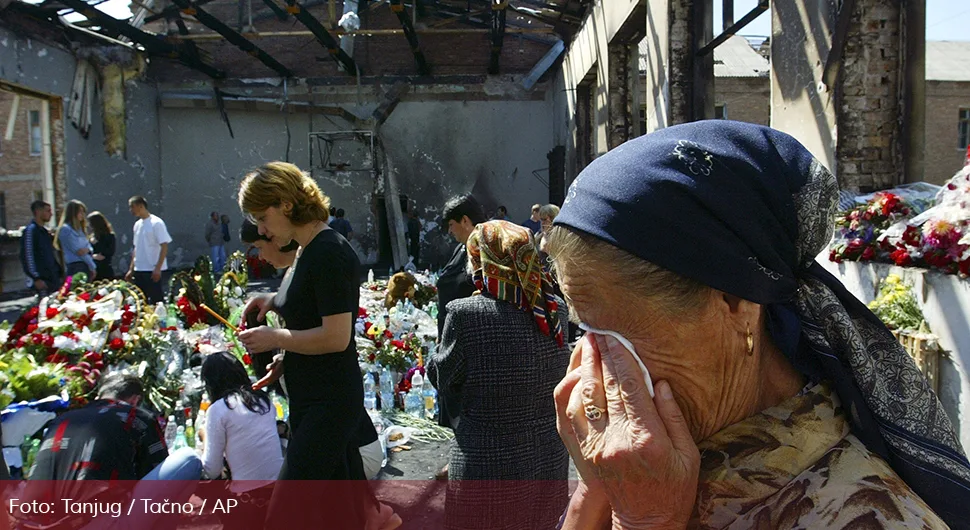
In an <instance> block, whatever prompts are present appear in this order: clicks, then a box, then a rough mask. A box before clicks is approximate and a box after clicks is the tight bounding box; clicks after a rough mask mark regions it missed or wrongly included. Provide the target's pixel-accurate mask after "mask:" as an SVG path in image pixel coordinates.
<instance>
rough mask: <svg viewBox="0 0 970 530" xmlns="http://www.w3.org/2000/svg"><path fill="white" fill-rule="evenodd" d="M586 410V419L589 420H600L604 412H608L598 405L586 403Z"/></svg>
mask: <svg viewBox="0 0 970 530" xmlns="http://www.w3.org/2000/svg"><path fill="white" fill-rule="evenodd" d="M585 411H586V419H587V420H589V421H598V420H599V419H600V418H602V417H603V414H604V413H605V412H606V411H605V410H603V409H601V408H599V407H597V406H596V405H586V407H585Z"/></svg>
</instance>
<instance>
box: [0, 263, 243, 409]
mask: <svg viewBox="0 0 970 530" xmlns="http://www.w3.org/2000/svg"><path fill="white" fill-rule="evenodd" d="M244 266H245V259H244V258H243V256H242V254H240V253H236V254H234V255H233V257H232V259H231V260H230V266H227V268H226V272H225V274H223V275H222V277H221V278H219V280H218V281H215V279H214V278H213V277H212V273H211V267H210V266H208V258H201V259H200V260H199V261H197V262H196V267H195V268H194V269H193V270H192V271H189V272H185V273H178V274H177V275H176V278H175V279H173V282H172V286H173V293H174V294H172V295H171V297H170V300H169V304H168V305H166V304H158V305H157V306H155V307H152V306H149V305H148V304H147V303H146V302H145V298H144V295H143V294H142V293H141V291H140V290H139V289H138V288H137V287H135V286H134V285H132V284H129V283H127V282H125V281H122V280H111V281H99V282H96V283H93V284H91V283H86V281H85V277H84V275H76V276H75V277H73V278H68V279H67V280H66V281H65V284H64V286H63V287H62V288H61V289H60V290H59V291H58V292H57V293H56V294H54V295H51V296H49V297H47V298H45V299H43V300H42V301H41V303H40V304H39V305H37V306H34V307H31V308H30V309H28V310H27V311H25V312H24V313H23V314H22V315H21V316H20V318H18V319H17V321H16V322H14V323H13V324H9V323H7V322H4V323H2V324H0V344H2V347H0V371H2V375H0V408H2V407H6V406H7V405H8V404H10V403H11V402H14V401H18V402H19V401H33V400H37V399H42V398H45V397H48V396H50V395H61V396H66V398H70V400H71V402H72V404H73V405H83V404H85V403H86V402H87V401H88V400H89V399H91V398H92V397H93V392H94V390H95V387H96V386H97V384H98V382H99V380H100V379H101V377H102V376H104V375H106V374H107V373H109V372H112V371H116V370H120V371H129V372H132V373H135V374H136V375H137V376H138V377H139V378H141V379H142V380H143V381H144V382H145V386H146V390H147V394H148V400H149V402H150V406H153V407H154V408H155V409H156V410H157V411H159V412H161V413H163V414H166V415H167V414H169V413H171V412H172V411H173V410H174V409H175V408H176V407H177V406H178V402H179V399H180V395H181V394H182V392H183V389H184V387H185V386H186V382H185V381H186V377H189V378H190V379H191V378H192V377H190V376H192V373H191V371H189V370H188V367H189V364H190V360H191V359H192V358H193V357H194V356H198V355H204V354H206V353H211V352H213V351H219V350H228V351H231V352H233V353H235V354H236V355H237V356H238V357H240V359H242V360H243V361H244V363H245V362H246V358H248V355H246V352H245V350H244V349H243V348H242V347H241V346H240V345H239V343H238V341H237V340H236V337H235V333H234V332H233V331H231V330H227V329H224V328H222V327H221V325H218V322H217V321H216V319H214V318H213V317H212V316H211V315H210V314H208V313H207V312H205V311H204V310H203V309H202V308H201V304H203V303H205V304H206V305H207V306H209V307H211V308H213V309H214V310H215V311H217V312H218V313H220V314H221V315H223V316H224V318H226V319H228V320H230V321H233V320H235V323H238V322H239V320H240V314H241V313H242V305H243V297H244V295H245V290H246V286H247V281H248V275H247V274H246V272H245V270H244ZM212 324H216V325H212ZM247 364H250V363H247ZM195 379H197V377H195Z"/></svg>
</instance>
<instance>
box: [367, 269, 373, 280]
mask: <svg viewBox="0 0 970 530" xmlns="http://www.w3.org/2000/svg"><path fill="white" fill-rule="evenodd" d="M367 283H374V269H370V270H368V271H367Z"/></svg>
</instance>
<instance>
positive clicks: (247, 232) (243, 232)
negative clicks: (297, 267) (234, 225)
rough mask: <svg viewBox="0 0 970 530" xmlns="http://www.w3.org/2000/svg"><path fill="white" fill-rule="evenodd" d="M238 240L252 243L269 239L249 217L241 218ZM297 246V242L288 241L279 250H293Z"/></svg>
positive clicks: (298, 246)
mask: <svg viewBox="0 0 970 530" xmlns="http://www.w3.org/2000/svg"><path fill="white" fill-rule="evenodd" d="M239 240H240V241H242V242H243V243H247V244H249V245H252V244H253V243H255V242H257V241H269V240H270V239H269V238H268V237H266V236H264V235H263V234H260V233H259V227H257V226H256V224H255V223H253V222H252V221H250V220H249V219H243V222H242V226H241V227H239ZM298 248H300V244H299V243H297V242H296V241H290V242H289V243H287V244H286V245H284V246H283V248H281V249H280V252H284V253H285V252H295V251H296V249H298Z"/></svg>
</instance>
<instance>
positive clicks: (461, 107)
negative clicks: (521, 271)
mask: <svg viewBox="0 0 970 530" xmlns="http://www.w3.org/2000/svg"><path fill="white" fill-rule="evenodd" d="M471 4H472V5H471V9H469V3H467V2H427V3H424V2H419V3H418V4H417V5H416V6H415V5H412V4H407V5H405V4H403V3H401V2H389V3H388V2H349V1H348V2H333V1H330V2H326V1H324V2H320V1H316V2H314V1H311V2H307V3H306V4H305V5H303V4H300V3H297V2H292V3H291V2H280V3H277V2H274V1H269V2H259V1H255V2H249V1H248V0H247V1H244V2H237V1H224V0H215V1H210V2H205V1H204V0H202V1H200V2H198V3H189V2H187V1H185V2H181V1H179V2H168V1H165V2H147V3H142V2H136V3H132V4H131V9H132V10H133V13H134V17H133V18H132V19H130V20H124V21H122V20H117V19H114V18H112V17H110V16H109V15H107V14H104V13H102V12H101V11H99V10H98V9H97V8H96V7H95V5H94V3H91V4H85V3H84V2H83V1H81V0H67V1H66V2H60V1H57V2H43V3H40V4H28V3H24V2H20V1H13V2H4V5H3V11H2V16H0V80H2V81H0V82H2V85H0V87H2V88H3V89H4V90H5V91H7V92H8V93H11V94H17V95H20V96H21V97H22V98H24V99H26V98H33V99H32V100H38V101H42V102H46V103H45V104H46V105H48V106H49V107H50V109H51V111H50V113H49V114H48V115H46V117H45V118H44V121H45V122H47V126H48V127H49V129H50V131H51V134H50V136H51V137H52V138H56V139H55V140H54V141H53V142H52V145H51V146H50V149H49V151H50V158H51V159H52V163H51V164H50V168H48V169H47V170H45V171H48V172H49V173H50V176H51V177H52V182H53V184H54V185H53V186H52V190H51V193H49V194H47V195H45V197H48V199H49V201H50V202H52V203H54V204H55V205H57V204H62V203H63V201H65V200H67V199H68V198H71V199H79V200H81V201H84V202H85V203H86V204H87V205H88V207H89V209H92V210H94V209H98V210H101V211H102V212H104V213H105V214H106V215H108V217H109V219H110V220H111V221H112V222H113V223H114V224H115V226H116V227H117V228H118V229H119V237H120V239H119V242H120V249H121V250H122V251H124V250H127V249H130V237H131V235H130V226H131V219H130V216H129V214H128V212H127V202H126V201H127V199H128V197H130V196H131V195H135V194H143V195H145V196H146V197H147V198H148V200H149V202H150V204H152V205H153V211H155V212H156V213H158V214H159V215H160V216H161V217H163V218H164V219H166V221H167V223H168V226H169V230H170V231H171V233H172V236H173V238H174V243H173V247H174V248H173V251H172V255H173V259H174V263H175V264H185V263H187V262H189V261H191V260H192V259H194V257H195V256H197V255H199V254H202V253H204V251H205V241H204V240H203V237H202V227H203V223H204V222H205V221H206V218H207V216H208V212H210V211H213V210H214V211H219V212H228V213H230V216H231V217H232V218H233V223H234V224H235V225H236V226H238V223H239V221H240V217H239V214H238V206H237V205H236V204H235V202H234V192H235V189H236V187H237V185H238V183H239V180H240V179H241V177H242V176H243V175H244V174H245V172H246V171H247V170H248V169H250V168H252V167H254V166H256V165H259V164H261V163H264V162H266V161H269V160H277V159H278V160H287V161H290V162H293V163H295V164H297V165H299V166H300V167H302V168H304V169H305V170H306V171H308V172H309V173H311V174H312V175H313V177H314V178H315V179H317V181H318V182H319V183H320V185H321V187H322V188H323V189H324V191H325V192H326V193H327V194H328V195H330V197H331V199H332V201H333V204H334V205H336V206H337V207H340V208H342V209H344V210H345V211H346V212H347V219H348V220H349V221H350V222H351V224H352V225H353V226H354V234H355V243H354V244H355V245H356V246H357V250H358V252H359V253H360V255H361V258H362V260H363V261H364V262H366V263H368V264H372V265H373V266H375V267H376V266H378V265H380V266H383V267H385V268H386V267H389V266H400V265H403V264H404V263H405V262H406V261H407V256H406V255H405V252H406V251H405V249H404V242H403V231H404V228H403V227H404V224H405V220H406V212H407V210H408V209H409V208H417V211H418V213H419V216H420V218H421V219H422V221H423V225H424V228H423V231H422V240H423V245H424V250H423V252H422V256H425V257H426V259H423V260H422V261H423V262H426V263H427V264H428V265H429V266H434V265H436V264H438V263H440V262H441V260H443V259H444V258H446V257H447V253H448V248H447V247H448V241H449V238H448V235H447V233H446V232H444V231H442V230H440V229H438V227H437V215H438V212H439V211H440V207H441V205H442V204H443V203H444V201H445V200H446V199H447V198H449V197H450V196H453V195H456V194H461V193H468V192H473V193H475V194H476V196H478V197H479V198H480V199H481V200H482V202H483V203H484V204H485V206H486V208H489V209H491V210H494V209H495V208H496V207H497V206H499V205H504V206H507V207H508V209H509V211H510V212H511V213H512V214H513V215H514V216H521V217H522V218H523V219H524V218H526V217H528V211H529V208H530V206H531V205H532V204H533V203H536V202H541V203H546V202H550V198H554V197H550V191H549V189H550V187H552V188H554V189H557V190H559V191H558V194H559V195H561V192H562V190H563V189H564V186H565V182H564V178H565V175H564V173H563V164H562V162H561V160H562V149H561V148H560V149H559V150H556V149H555V148H556V145H562V144H563V142H562V141H561V140H560V141H556V139H555V137H554V135H553V134H552V132H553V131H554V129H555V127H554V116H555V110H554V109H555V107H556V105H557V104H559V103H560V100H561V97H562V95H561V94H558V93H557V92H556V88H555V84H554V83H553V82H552V81H551V80H553V79H554V78H555V76H556V74H557V71H556V68H555V67H556V65H558V64H559V63H558V61H561V55H562V53H563V50H564V42H563V40H562V39H563V37H564V36H566V35H567V34H569V33H571V32H573V31H575V29H576V28H577V27H578V25H579V22H580V21H581V18H580V17H581V16H582V14H583V13H584V11H585V5H584V4H583V3H582V2H578V1H576V0H569V1H563V2H560V3H559V4H558V5H556V4H548V5H547V4H546V3H545V2H532V4H539V5H529V4H530V3H527V2H520V3H514V4H513V5H509V4H507V3H501V4H500V3H490V2H472V3H471ZM475 4H481V5H475ZM72 12H77V13H80V14H82V15H84V17H85V18H84V19H83V20H81V21H80V22H77V23H76V24H72V23H69V22H67V21H66V20H65V15H69V14H70V13H72ZM341 19H343V20H344V24H343V26H341V25H340V24H338V22H339V21H340V20H341ZM18 116H20V115H19V114H18ZM5 117H6V114H5ZM16 137H17V136H16V135H15V138H16ZM557 153H558V154H557ZM557 157H558V158H557ZM551 160H552V161H551ZM551 166H554V167H553V170H550V167H551ZM20 200H22V199H18V201H20ZM25 221H26V219H20V218H18V222H20V223H23V222H25ZM233 239H234V240H235V238H233ZM230 245H232V243H231V244H230ZM117 259H118V263H119V264H124V263H126V259H127V257H126V256H124V255H120V256H118V258H117Z"/></svg>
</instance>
